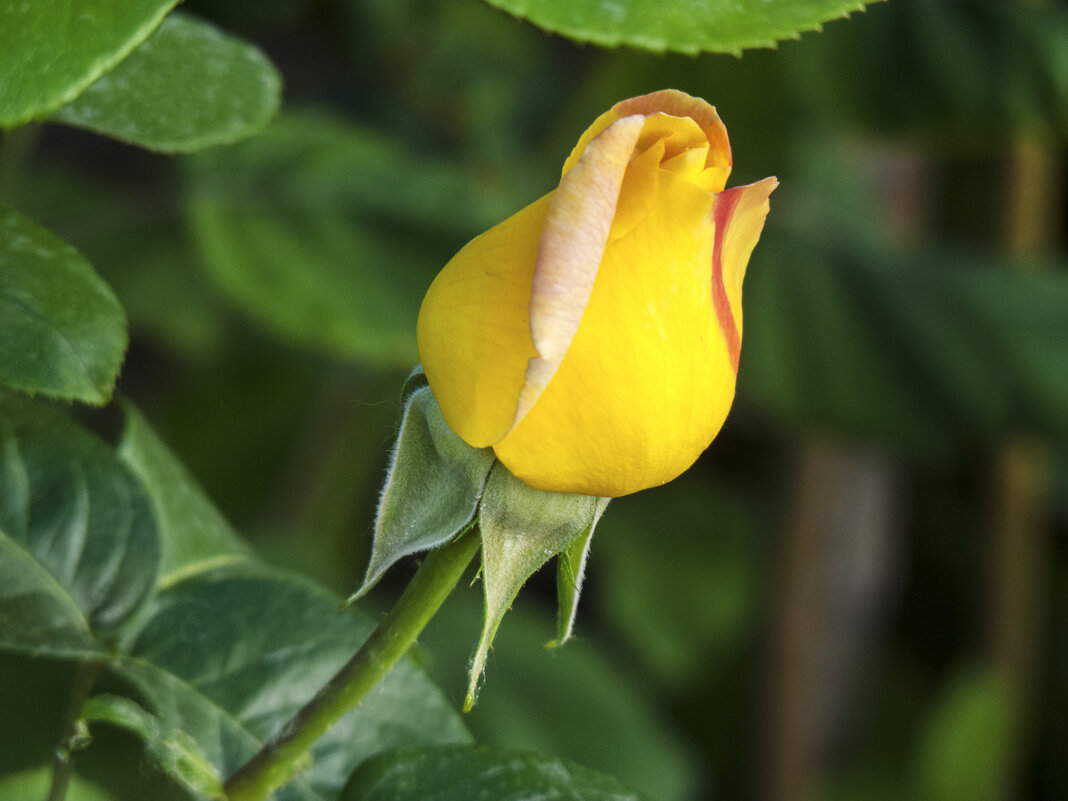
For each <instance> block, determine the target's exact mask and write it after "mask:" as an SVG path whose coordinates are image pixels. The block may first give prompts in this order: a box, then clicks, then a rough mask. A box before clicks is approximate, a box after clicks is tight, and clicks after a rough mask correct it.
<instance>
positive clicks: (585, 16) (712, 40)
mask: <svg viewBox="0 0 1068 801" xmlns="http://www.w3.org/2000/svg"><path fill="white" fill-rule="evenodd" d="M871 1H872V0H733V1H732V0H618V1H617V2H613V3H603V2H597V1H596V0H488V2H489V3H490V4H492V5H495V6H497V7H498V8H501V9H504V10H505V11H508V12H509V13H512V14H515V15H516V16H518V17H523V18H524V19H527V20H529V21H531V22H533V23H534V24H535V25H537V26H539V27H541V28H545V29H546V30H548V31H552V32H553V33H559V34H562V35H564V36H567V37H570V38H572V39H576V40H578V41H580V42H593V43H594V44H598V45H602V46H603V47H616V46H618V45H632V46H634V47H643V48H647V49H649V50H656V51H663V50H674V51H678V52H682V53H690V54H695V53H699V52H701V51H715V52H720V53H735V54H737V53H739V52H740V51H741V50H742V49H744V48H747V47H774V45H775V43H776V42H778V41H780V40H782V39H796V38H797V36H798V34H800V33H802V32H804V31H813V30H819V29H820V25H821V24H822V23H824V22H827V21H828V20H832V19H836V18H839V17H845V16H848V15H849V14H850V13H851V12H853V11H860V10H862V9H863V8H864V4H865V2H871Z"/></svg>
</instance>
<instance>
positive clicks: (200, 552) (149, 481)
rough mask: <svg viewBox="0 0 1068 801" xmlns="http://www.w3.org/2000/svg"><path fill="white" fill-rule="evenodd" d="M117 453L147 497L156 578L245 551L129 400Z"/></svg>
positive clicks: (163, 581) (168, 577) (167, 580)
mask: <svg viewBox="0 0 1068 801" xmlns="http://www.w3.org/2000/svg"><path fill="white" fill-rule="evenodd" d="M118 454H119V458H120V459H122V461H123V462H125V463H126V465H127V466H128V467H129V468H130V470H132V471H133V473H134V474H135V475H136V476H137V477H138V478H140V479H141V481H142V482H143V484H144V486H145V488H146V489H147V491H148V495H149V497H150V498H151V499H152V507H153V511H154V512H155V515H156V520H157V522H158V524H159V530H160V539H161V541H162V551H163V556H162V561H161V564H160V583H161V584H164V585H165V584H168V583H170V582H171V581H173V580H174V578H175V577H176V573H175V571H180V570H182V569H189V568H191V567H193V568H195V567H197V566H199V565H200V563H202V562H204V561H205V560H215V561H219V560H225V559H226V558H228V557H233V556H236V555H243V554H247V553H248V549H247V547H246V546H245V544H244V543H243V542H242V541H241V540H240V539H239V538H238V536H237V534H235V533H234V531H233V530H232V529H231V528H230V526H229V524H228V523H227V522H226V520H225V519H223V517H222V515H220V514H219V511H218V510H217V509H216V508H215V507H214V506H213V505H212V504H211V501H209V500H208V498H207V497H206V496H205V495H204V493H203V491H202V490H201V489H200V487H199V486H198V485H197V483H196V482H195V481H194V480H193V477H192V476H190V475H189V473H188V471H187V470H186V469H185V467H184V466H183V465H182V464H181V463H180V462H178V460H177V459H175V457H174V455H173V454H172V453H171V452H170V450H168V449H167V446H166V445H164V444H163V443H162V442H161V441H160V439H159V437H157V436H156V434H155V432H154V431H153V430H152V429H151V428H150V427H149V426H148V423H146V422H145V419H144V418H143V417H142V416H141V414H140V412H138V411H137V409H135V408H134V407H133V405H132V404H127V405H126V430H125V432H124V433H123V437H122V442H121V443H120V444H119V449H118Z"/></svg>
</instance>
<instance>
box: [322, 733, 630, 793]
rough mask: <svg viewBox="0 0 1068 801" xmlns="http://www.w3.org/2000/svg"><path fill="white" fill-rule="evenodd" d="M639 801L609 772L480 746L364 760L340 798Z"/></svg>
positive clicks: (395, 753)
mask: <svg viewBox="0 0 1068 801" xmlns="http://www.w3.org/2000/svg"><path fill="white" fill-rule="evenodd" d="M471 799H493V801H534V800H535V799H553V801H640V796H638V795H637V794H636V793H632V792H630V791H629V790H627V789H626V788H624V787H623V786H622V785H621V784H620V783H619V782H618V781H616V780H615V779H613V778H612V777H611V776H606V775H604V774H603V773H597V772H596V771H593V770H590V769H589V768H584V767H582V766H581V765H576V764H574V763H572V762H568V761H566V760H563V759H553V758H551V757H545V756H541V755H539V754H534V753H526V752H514V751H495V750H493V749H491V748H487V747H485V746H475V745H469V746H450V747H445V748H399V749H397V750H395V751H391V752H389V753H387V754H384V755H383V756H381V757H379V758H377V759H375V760H373V761H371V762H369V763H368V764H366V765H364V766H363V767H362V768H361V769H360V770H359V771H357V772H356V774H355V775H353V777H352V781H351V782H349V785H348V787H347V788H346V789H345V793H344V794H343V795H342V796H341V801H471Z"/></svg>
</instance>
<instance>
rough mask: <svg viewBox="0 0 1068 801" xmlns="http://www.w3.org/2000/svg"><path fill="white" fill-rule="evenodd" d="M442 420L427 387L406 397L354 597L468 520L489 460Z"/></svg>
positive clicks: (488, 455)
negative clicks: (366, 559)
mask: <svg viewBox="0 0 1068 801" xmlns="http://www.w3.org/2000/svg"><path fill="white" fill-rule="evenodd" d="M493 462H494V456H493V450H492V449H490V448H472V447H471V446H470V445H468V444H467V443H466V442H464V441H463V440H462V439H460V438H459V437H458V436H457V435H456V434H455V433H453V431H452V429H450V428H449V426H448V425H447V424H446V423H445V419H444V418H443V417H442V416H441V409H440V408H439V407H438V404H437V401H436V400H435V399H434V395H433V393H432V392H431V391H430V387H428V386H424V387H422V388H420V389H417V390H416V391H415V392H413V393H412V394H411V395H409V396H408V398H407V402H406V403H405V407H404V417H403V420H402V422H401V428H400V432H398V434H397V443H396V445H395V446H394V449H393V455H392V458H391V459H390V467H389V472H388V474H387V476H386V483H385V486H384V487H383V489H382V497H381V500H380V501H379V505H378V515H377V517H376V519H375V534H374V544H373V549H372V551H371V561H370V564H369V565H368V566H367V575H366V577H365V578H364V580H363V586H361V587H360V589H359V591H358V592H357V593H356V595H355V596H353V597H354V598H356V597H359V596H360V595H362V594H363V593H365V592H366V591H367V590H368V589H370V588H371V587H372V586H374V584H375V582H377V581H378V579H379V578H380V577H381V576H382V574H383V573H385V572H386V571H387V570H388V569H389V567H390V566H391V565H393V564H394V563H395V562H396V561H397V560H398V559H401V558H403V557H405V556H408V555H409V554H413V553H417V552H419V551H425V550H428V549H430V548H434V547H436V546H438V545H441V544H443V543H445V542H447V541H448V540H450V539H452V537H454V536H455V535H456V534H458V533H459V532H460V531H462V530H463V529H464V528H465V527H466V526H468V525H470V524H471V523H472V522H473V520H474V518H475V512H476V511H477V509H478V500H479V498H480V497H481V496H482V488H483V487H484V486H485V485H486V477H487V476H488V475H489V471H490V467H491V466H492V465H493Z"/></svg>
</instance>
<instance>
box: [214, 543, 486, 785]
mask: <svg viewBox="0 0 1068 801" xmlns="http://www.w3.org/2000/svg"><path fill="white" fill-rule="evenodd" d="M480 544H481V538H480V537H479V536H478V533H477V532H476V531H469V532H467V533H465V534H463V535H461V536H460V537H458V538H457V539H455V540H453V541H452V542H450V543H448V544H446V545H443V546H441V547H440V548H437V549H435V550H433V551H431V552H430V553H429V554H428V555H427V557H426V558H425V559H424V560H423V563H422V564H421V565H420V566H419V570H418V571H417V572H416V574H415V576H414V577H413V578H412V580H411V583H409V584H408V586H407V588H406V589H405V590H404V593H403V594H402V595H401V597H400V600H398V601H397V603H396V605H395V606H394V607H393V609H392V610H391V611H390V613H389V614H388V615H387V616H386V617H385V619H383V621H382V622H381V623H380V624H379V625H378V628H376V629H375V630H374V632H373V633H372V634H371V636H370V637H369V638H368V639H367V642H365V643H364V644H363V646H362V647H361V648H360V650H359V651H357V652H356V655H355V656H354V657H353V658H352V659H351V660H349V662H348V664H346V665H345V666H344V667H343V668H341V670H339V671H338V672H337V674H336V675H335V676H334V678H332V679H331V680H330V681H329V683H328V684H327V685H326V686H325V687H323V689H322V690H320V691H319V693H318V694H317V695H316V696H315V697H314V698H313V699H312V700H311V701H309V702H308V703H307V705H305V707H304V708H303V709H301V710H300V711H299V712H298V713H297V714H296V715H294V716H293V719H292V720H291V721H289V723H287V724H286V725H284V726H282V727H281V729H280V730H279V734H278V735H276V736H275V738H274V739H273V740H271V741H270V742H268V743H267V744H266V745H264V746H263V748H261V749H260V751H259V753H258V754H256V755H255V756H254V757H252V759H250V760H249V761H248V762H246V763H245V764H244V765H243V766H241V767H240V768H238V770H237V771H236V772H235V773H234V775H233V776H231V777H230V778H229V779H227V781H226V785H225V792H226V798H227V799H228V801H264V799H266V798H267V797H268V796H269V795H270V794H271V792H272V791H273V790H275V789H276V788H278V787H280V786H281V785H283V784H285V783H286V782H288V781H290V780H291V779H292V778H294V776H296V774H297V772H298V771H299V769H300V767H301V766H302V763H303V762H304V760H305V759H306V757H305V755H306V754H307V752H308V749H309V748H310V747H311V745H312V743H314V742H315V741H316V740H317V739H318V738H319V737H321V736H322V735H323V734H324V733H325V732H326V730H327V729H329V728H330V727H331V726H333V725H334V723H336V722H337V721H338V719H340V718H341V716H342V715H344V714H345V713H346V712H348V711H349V710H350V709H352V707H353V706H355V705H356V703H357V702H358V701H359V700H360V699H361V698H362V697H363V696H364V695H365V694H366V693H367V691H368V690H370V689H371V688H372V687H373V686H374V685H375V683H376V682H377V681H378V680H379V679H381V678H382V677H383V676H384V675H385V674H386V673H388V672H389V670H390V669H391V668H392V667H393V665H394V664H396V662H397V660H398V659H400V658H401V657H402V656H404V654H405V653H406V652H407V651H408V648H409V647H411V645H412V643H414V642H415V638H416V637H418V636H419V633H420V632H421V631H422V630H423V628H424V627H425V626H426V624H427V623H428V622H429V621H430V618H432V617H433V616H434V613H435V612H437V611H438V608H439V607H440V606H441V604H442V602H443V601H444V600H445V598H446V597H447V596H448V594H449V593H450V592H451V591H452V589H453V587H455V586H456V584H457V582H459V580H460V578H461V577H462V576H463V574H464V570H465V569H466V568H467V566H468V564H469V563H470V562H471V559H472V558H473V557H474V555H475V553H476V552H477V551H478V548H479V545H480Z"/></svg>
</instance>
